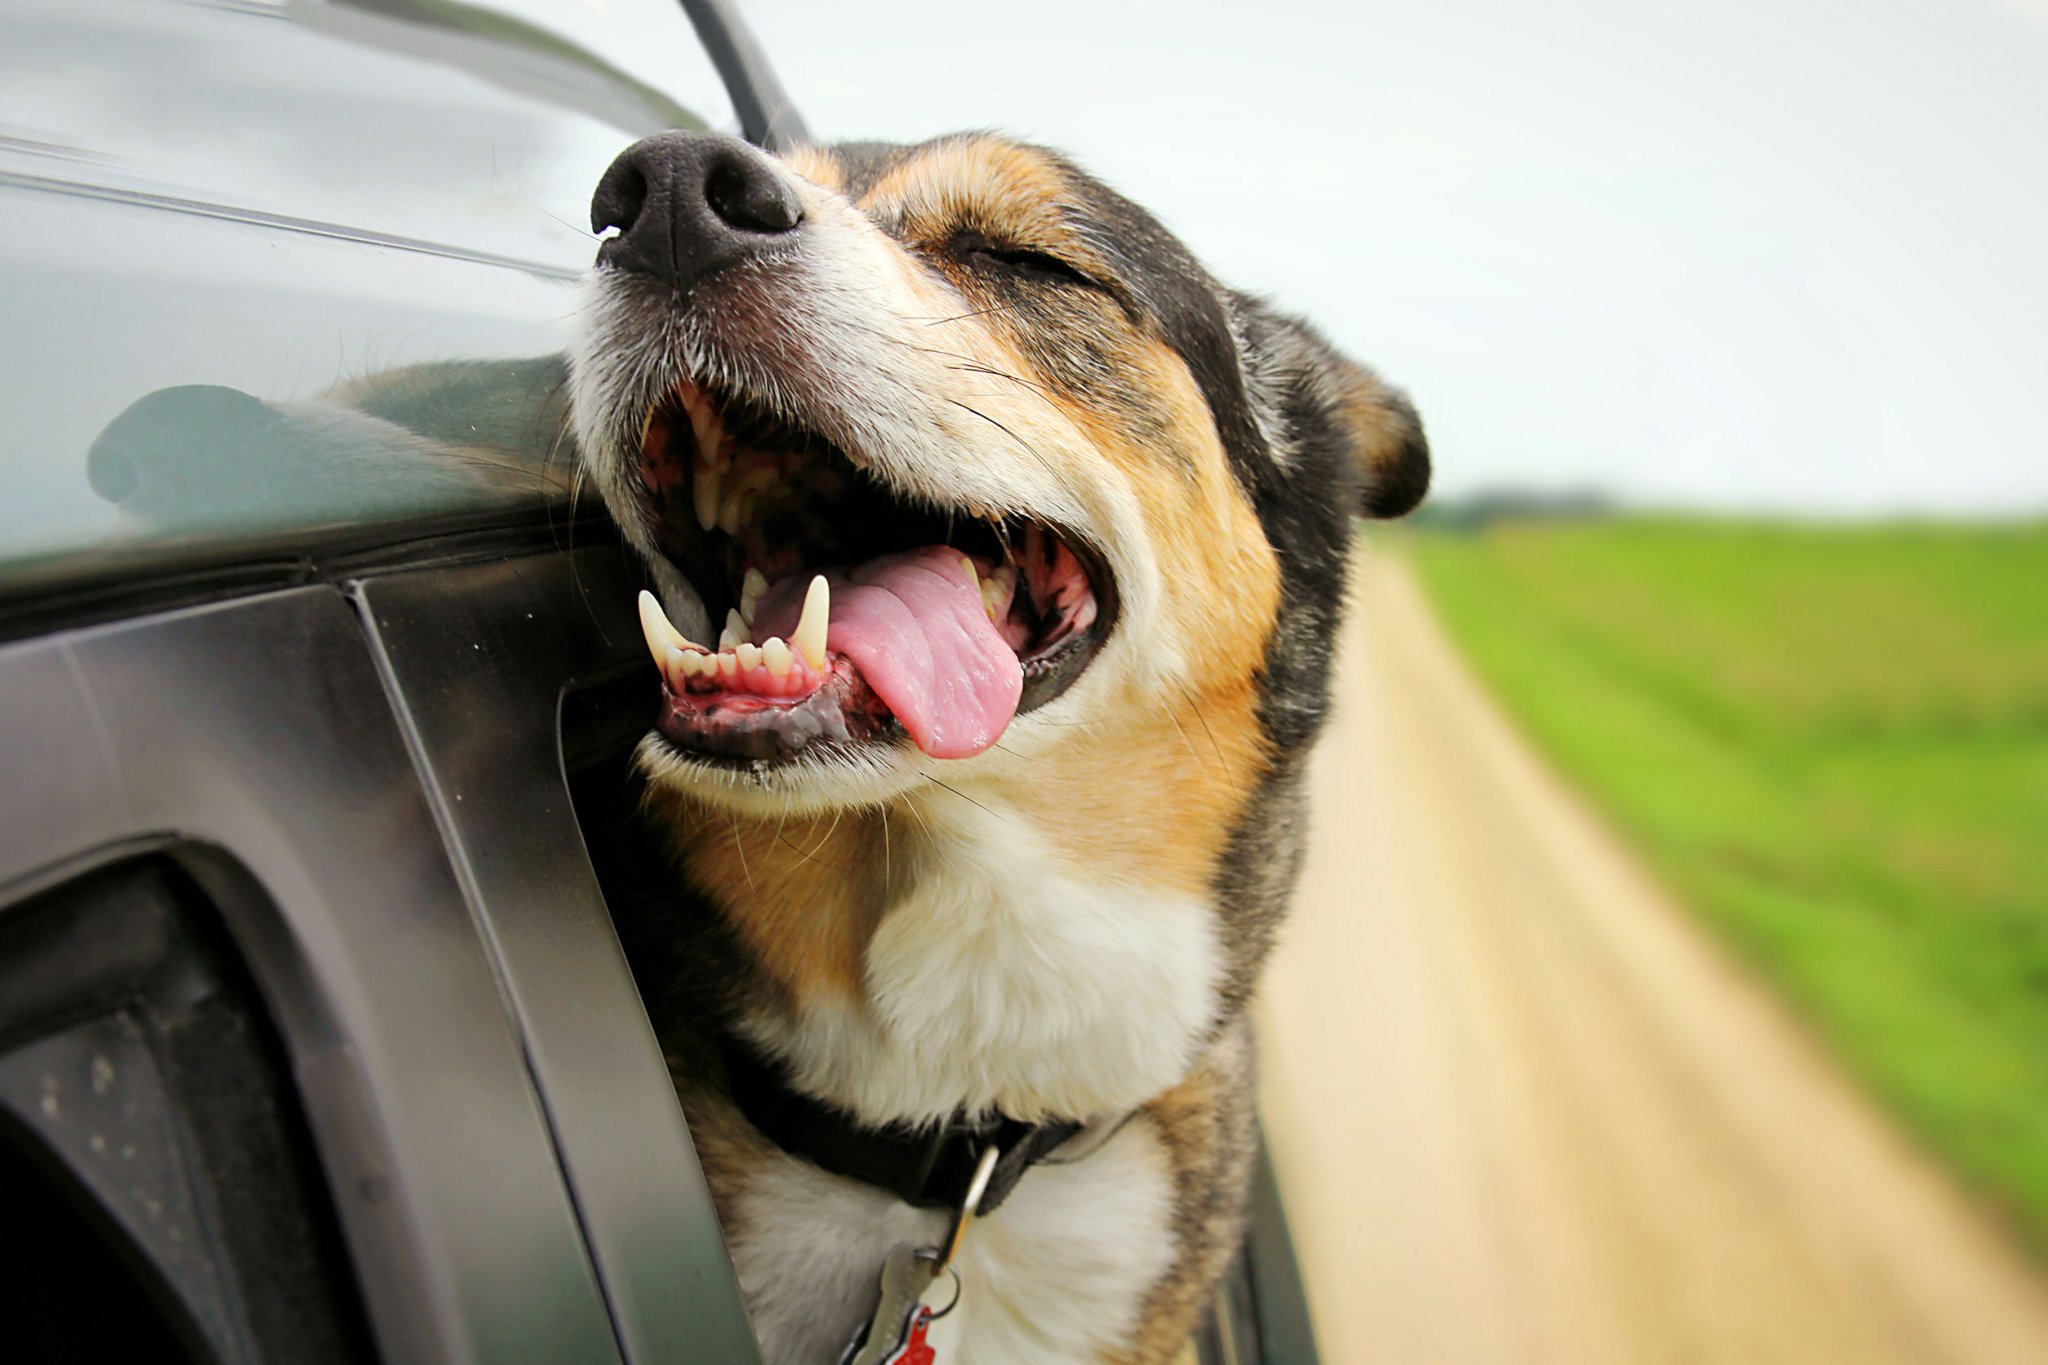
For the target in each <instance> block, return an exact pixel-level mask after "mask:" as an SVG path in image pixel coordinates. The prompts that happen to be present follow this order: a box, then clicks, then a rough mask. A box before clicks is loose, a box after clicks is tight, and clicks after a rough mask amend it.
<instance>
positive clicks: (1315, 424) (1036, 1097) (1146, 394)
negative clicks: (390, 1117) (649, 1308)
mask: <svg viewBox="0 0 2048 1365" xmlns="http://www.w3.org/2000/svg"><path fill="white" fill-rule="evenodd" d="M591 209H592V212H591V217H592V227H593V230H595V231H597V232H599V233H600V234H601V236H602V239H603V240H602V244H601V245H600V247H599V250H598V253H597V261H596V266H595V268H594V270H593V271H592V273H591V275H590V278H589V280H588V283H587V286H586V288H587V294H586V299H585V306H584V311H583V314H582V322H581V326H580V339H579V341H578V342H577V344H576V346H575V347H574V349H573V351H572V353H571V356H570V412H571V420H572V423H573V428H574V434H575V438H576V442H577V445H578V447H579V449H580V451H581V458H582V461H583V471H584V474H585V476H586V477H587V478H588V480H589V481H590V484H591V485H592V486H593V487H594V488H596V489H597V490H598V491H599V492H600V493H601V494H602V497H603V500H604V502H605V504H606V505H607V506H608V508H609V510H610V512H611V515H612V516H613V518H614V519H615V520H616V521H617V523H618V526H619V528H620V530H621V532H622V534H623V536H624V538H625V540H626V541H627V542H628V544H629V546H630V547H631V548H632V549H633V550H634V551H636V552H637V554H638V556H639V557H640V558H641V559H643V560H644V561H645V565H646V568H647V572H648V575H649V580H650V583H651V591H650V592H649V593H648V594H644V595H643V599H642V602H641V612H642V624H643V626H644V629H645V633H646V636H647V644H648V649H649V652H650V655H651V656H652V658H653V660H654V662H655V664H656V666H657V668H658V669H659V671H660V674H661V678H660V689H659V696H658V699H657V698H650V702H651V703H654V704H655V705H656V706H657V709H658V719H657V721H656V724H655V725H654V727H653V730H652V731H651V733H649V734H648V736H647V737H646V738H645V740H644V741H643V742H642V743H641V745H640V747H639V749H638V750H637V753H636V764H637V768H638V772H639V781H640V783H641V784H642V789H641V805H642V810H643V813H644V818H645V820H646V821H647V823H648V825H649V826H650V827H651V829H652V830H653V831H654V835H655V837H658V838H659V839H660V840H662V842H663V846H664V848H665V850H666V852H667V855H668V857H669V859H670V861H669V862H668V863H667V864H665V869H664V874H663V877H664V879H663V880H660V881H659V885H658V886H657V887H656V888H655V891H654V895H655V898H656V902H657V903H656V904H655V906H654V907H653V909H652V911H651V912H650V916H651V920H652V922H653V923H654V924H655V925H656V926H657V928H656V929H655V931H654V933H655V937H656V938H657V939H658V940H660V943H659V945H658V946H657V947H656V948H653V949H643V950H641V951H639V952H638V953H637V954H636V962H638V963H641V964H644V963H645V962H647V961H648V960H649V957H648V954H650V953H651V954H653V955H654V956H655V957H657V958H659V960H660V964H661V965H659V966H658V967H657V968H656V969H655V970H656V972H657V974H658V975H659V976H660V978H661V979H659V980H656V981H654V982H651V983H650V982H648V981H646V977H647V974H648V971H647V969H646V968H645V966H644V965H643V967H642V976H643V986H644V987H645V989H646V992H647V998H648V1002H649V1009H650V1014H651V1016H652V1017H653V1019H654V1022H655V1025H656V1029H657V1032H658V1034H659V1035H660V1037H661V1039H662V1042H663V1045H664V1048H665V1051H666V1054H667V1056H668V1059H669V1062H670V1067H671V1070H672V1072H673V1075H674V1079H675V1083H676V1088H677V1091H678V1094H679V1095H680V1097H681V1101H682V1103H683V1106H684V1108H685V1111H686V1113H687V1116H688V1118H689V1122H690V1128H691V1132H692V1134H693V1136H694V1138H695V1141H696V1144H697V1146H698V1150H699V1154H700V1157H701V1159H702V1161H703V1165H704V1170H705V1173H706V1176H707V1178H708V1180H709V1182H710V1186H711V1190H712V1194H713V1197H714V1200H715V1202H716V1205H717V1207H718V1210H719V1214H720V1217H721V1220H722V1225H723V1227H724V1230H725V1234H726V1237H727V1241H728V1245H729V1248H730V1250H731V1254H732V1259H733V1263H734V1266H735V1268H736V1270H737V1272H738V1276H739V1280H740V1283H741V1287H742V1289H743V1291H744V1294H745V1296H746V1299H747V1302H748V1305H749V1308H750V1310H751V1313H752V1316H753V1321H754V1324H755V1327H756V1331H757V1333H758V1335H759V1339H760V1342H761V1345H762V1349H763V1353H764V1356H765V1358H766V1359H767V1360H768V1361H769V1362H770V1363H771V1365H818V1363H819V1362H829V1361H835V1360H840V1359H842V1358H848V1359H851V1358H854V1357H853V1356H852V1355H851V1353H850V1345H849V1344H850V1343H857V1342H861V1341H863V1339H864V1333H865V1341H866V1342H867V1345H866V1346H865V1348H864V1349H865V1352H866V1353H865V1354H863V1355H861V1356H860V1357H859V1358H860V1359H863V1360H865V1359H899V1358H901V1359H918V1358H930V1357H928V1356H926V1357H920V1356H919V1355H917V1354H916V1353H915V1352H914V1351H912V1350H911V1348H910V1343H911V1340H912V1338H914V1339H915V1346H916V1350H919V1351H921V1350H924V1349H927V1348H929V1349H931V1350H934V1351H936V1352H937V1358H938V1359H940V1360H945V1361H958V1362H970V1363H971V1365H1012V1363H1019V1365H1021V1363H1022V1362H1033V1363H1034V1365H1046V1362H1069V1361H1072V1362H1096V1361H1103V1362H1109V1361H1115V1362H1159V1361H1168V1360H1172V1359H1174V1358H1176V1357H1177V1356H1179V1355H1180V1354H1181V1353H1183V1352H1184V1351H1185V1350H1186V1349H1187V1347H1188V1343H1189V1341H1190V1339H1191V1336H1192V1334H1193V1333H1194V1331H1195V1330H1196V1328H1197V1326H1198V1323H1199V1320H1200V1317H1201V1314H1202V1312H1203V1310H1204V1308H1205V1306H1206V1305H1207V1303H1208V1301H1209V1298H1210V1295H1211V1293H1212V1291H1213V1289H1214V1286H1215V1285H1216V1283H1217V1282H1218V1280H1219V1278H1220V1276H1221V1275H1222V1273H1223V1272H1224V1270H1225V1269H1226V1267H1227V1264H1228V1262H1229V1260H1230V1258H1231V1256H1232V1254H1233V1253H1234V1251H1235V1250H1236V1248H1237V1247H1238V1245H1239V1241H1240V1238H1241V1235H1242V1232H1243V1223H1244V1217H1245V1206H1246V1192H1247V1186H1248V1182H1249V1179H1250V1172H1251V1165H1252V1160H1253V1157H1254V1154H1255V1148H1256V1141H1257V1137H1256V1127H1255V1120H1254V1110H1253V1079H1254V1055H1253V1043H1252V1038H1251V1031H1250V1027H1249V1024H1248V1022H1247V1018H1246V1003H1247V1001H1248V999H1249V997H1250V996H1251V993H1252V990H1253V985H1254V982H1255V981H1256V978H1257V975H1258V970H1259V965H1260V962H1261V960H1262V959H1263V958H1264V957H1265V955H1266V952H1267V949H1268V947H1269V946H1270V944H1271V942H1272V939H1273V935H1274V930H1275V927H1276V925H1278V923H1279V922H1280V919H1281V916H1282V913H1283V911H1284V909H1285V906H1286V903H1287V899H1288V895H1289V892H1290V888H1291V886H1292V884H1293V882H1294V880H1295V875H1296V870H1297V866H1298V863H1299V861H1300V856H1301V849H1302V840H1303V835H1304V812H1303V803H1302V777H1303V762H1304V759H1305V757H1306V755H1307V753H1308V751H1309V748H1310V746H1311V744H1312V742H1313V740H1314V739H1315V736H1316V734H1317V731H1318V729H1319V727H1320V726H1321V724H1322V722H1323V719H1324V715H1325V712H1326V710H1327V708H1328V705H1329V675H1330V666H1331V646H1332V641H1333V639H1334V637H1335V633H1336V628H1337V625H1338V621H1339V615H1340V611H1341V608H1342V603H1343V597H1344V584H1345V566H1346V560H1347V555H1348V553H1349V550H1350V547H1351V545H1352V543H1353V541H1354V528H1353V518H1354V515H1356V514H1364V515H1368V516H1373V517H1385V516H1394V515H1399V514H1400V513H1403V512H1405V511H1407V510H1409V509H1410V508H1412V507H1413V506H1414V505H1415V504H1416V503H1417V502H1419V501H1420V499H1421V497H1422V495H1423V493H1424V492H1425V490H1426V488H1427V485H1428V479H1429V454H1428V448H1427V444H1426V442H1425V439H1424V435H1423V430H1422V426H1421V423H1420V421H1419V420H1418V418H1417V416H1416V413H1415V410H1414V408H1413V406H1412V405H1411V404H1410V402H1409V401H1408V399H1407V398H1406V397H1405V396H1404V395H1402V394H1401V393H1400V392H1398V391H1397V390H1395V389H1394V388H1392V387H1390V386H1389V385H1387V384H1385V383H1383V382H1382V381H1381V380H1380V379H1379V378H1377V377H1376V376H1375V375H1374V374H1373V373H1372V372H1371V371H1370V370H1368V369H1366V368H1364V367H1363V366H1361V365H1358V364H1356V363H1354V362H1352V361H1351V360H1348V359H1346V358H1345V357H1344V356H1342V355H1340V354H1339V353H1338V352H1337V351H1336V350H1335V349H1334V348H1333V347H1332V346H1331V345H1330V344H1329V343H1328V342H1327V341H1325V340H1324V339H1323V338H1322V337H1321V336H1320V335H1319V334H1318V333H1316V332H1315V331H1313V330H1312V329H1311V328H1310V327H1309V326H1307V325H1306V324H1304V323H1302V322H1300V321H1297V320H1294V319H1292V318H1289V317H1285V316H1282V315H1280V314H1278V313H1276V312H1275V311H1274V310H1272V309H1271V308H1270V307H1268V306H1267V305H1265V304H1263V303H1261V302H1260V301H1258V300H1255V299H1253V298H1250V297H1248V296H1246V295H1244V294H1241V293H1237V292H1233V291H1231V290H1229V289H1227V288H1224V287H1223V286H1221V285H1219V284H1217V283H1216V282H1215V281H1214V280H1213V279H1212V278H1211V277H1210V276H1209V274H1208V273H1207V272H1206V271H1205V270H1204V269H1203V268H1202V267H1201V266H1200V265H1199V264H1197V262H1196V261H1195V259H1194V258H1193V257H1192V256H1191V255H1190V254H1189V252H1188V251H1187V249H1186V248H1184V247H1183V246H1182V245H1181V244H1180V243H1179V242H1178V241H1177V240H1176V239H1175V238H1174V237H1173V236H1172V235H1171V234H1170V233H1168V232H1167V231H1166V229H1165V228H1163V227H1162V226H1161V225H1160V224H1159V223H1158V222H1157V221H1156V220H1154V219H1153V218H1152V217H1151V216H1149V215H1148V214H1147V213H1145V212H1144V211H1143V210H1142V209H1140V208H1139V207H1137V206H1136V205H1135V204H1133V203H1131V202H1130V201H1129V200H1127V199H1125V198H1123V197H1121V196H1120V195H1118V194H1117V193H1115V192H1114V191H1112V190H1111V189H1109V188H1108V187H1106V186H1105V185H1103V184H1101V183H1099V182H1098V181H1097V180H1095V179H1093V178H1091V177H1090V176H1089V175H1087V174H1085V173H1084V172H1082V171H1081V170H1079V169H1077V168H1076V167H1075V166H1074V165H1072V164H1070V163H1069V162H1068V161H1067V160H1065V159H1063V158H1062V157H1060V156H1059V155H1056V154H1054V153H1052V152H1050V151H1047V150H1044V149H1041V148H1038V147H1035V146H1030V145H1026V144H1024V143H1020V142H1016V141H1012V140H1009V139H1006V138H1004V137H1001V136H997V135H993V134H970V135H962V136H954V137H946V138H941V139H938V140H936V141H931V142H926V143H922V144H919V145H910V146H899V145H882V144H871V143H854V144H847V145H841V146H835V147H815V148H810V147H807V148H803V149H800V150H796V151H793V152H790V153H788V154H786V155H784V156H781V157H773V156H770V155H768V154H767V153H764V152H762V151H760V150H757V149H755V148H753V147H750V146H748V145H746V144H744V143H741V142H738V141H736V140H734V139H731V138H727V137H722V136H717V135H711V134H700V133H681V132H678V133H669V134H664V135H661V136H658V137H654V138H650V139H648V140H645V141H643V142H640V143H637V144H635V145H634V146H633V147H631V148H629V149H627V150H626V151H625V152H624V153H623V154H622V155H621V156H620V157H619V158H618V159H617V161H616V162H615V163H614V164H613V165H612V166H611V168H610V169H609V170H608V171H607V172H606V173H605V175H604V177H603V179H602V181H601V182H600V184H599V186H598V188H597V191H596V194H595V196H594V198H593V201H592V206H591ZM977 1204H978V1206H979V1207H978V1209H977V1208H975V1207H973V1206H975V1205H977ZM956 1225H964V1232H961V1233H959V1234H958V1236H957V1238H956V1236H955V1231H954V1230H955V1228H956ZM956 1240H957V1249H954V1243H955V1242H956ZM949 1251H950V1253H951V1254H950V1256H949ZM906 1256H908V1257H910V1258H911V1259H913V1260H914V1261H915V1264H916V1266H917V1267H918V1268H919V1269H920V1270H921V1271H922V1272H923V1274H924V1275H925V1277H926V1279H927V1280H928V1281H930V1283H931V1284H932V1285H934V1286H936V1288H934V1289H933V1291H932V1292H931V1293H930V1294H929V1295H927V1296H925V1307H924V1308H923V1309H912V1310H910V1312H911V1316H910V1317H908V1318H904V1317H902V1316H901V1313H902V1311H903V1304H902V1303H898V1304H897V1305H896V1306H895V1307H886V1306H878V1305H881V1300H883V1299H884V1298H885V1297H886V1296H885V1295H884V1293H883V1280H884V1279H886V1278H887V1277H888V1275H887V1273H885V1271H887V1268H888V1267H890V1266H891V1265H897V1266H898V1267H899V1268H900V1265H901V1263H903V1262H904V1260H905V1258H906ZM941 1263H943V1269H944V1272H945V1273H944V1274H943V1275H941V1274H939V1273H938V1271H939V1268H940V1267H941ZM888 1273H894V1272H888ZM948 1279H950V1280H952V1281H954V1286H953V1287H955V1288H957V1296H956V1297H957V1302H956V1303H955V1304H954V1306H953V1307H952V1308H951V1310H950V1311H948V1312H946V1313H945V1314H944V1316H943V1317H938V1318H934V1316H933V1315H934V1314H935V1313H937V1312H938V1311H939V1310H941V1309H943V1308H944V1307H945V1303H946V1300H947V1299H948V1297H949V1287H948V1286H947V1285H946V1284H945V1283H944V1281H946V1280H948ZM883 1337H887V1338H889V1339H888V1340H886V1341H884V1340H882V1339H881V1338H883ZM889 1350H895V1351H897V1352H898V1354H893V1355H892V1354H888V1353H887V1352H888V1351H889Z"/></svg>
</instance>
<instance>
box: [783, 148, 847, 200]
mask: <svg viewBox="0 0 2048 1365" xmlns="http://www.w3.org/2000/svg"><path fill="white" fill-rule="evenodd" d="M782 161H783V164H784V165H786V166H788V167H789V168H790V169H791V170H793V171H795V172H796V173H797V174H798V175H800V176H802V177H803V178H804V179H806V180H808V181H810V182H811V183H812V184H813V185H816V186H818V187H819V188H821V189H827V190H831V191H832V192H834V193H835V194H840V193H844V192H845V190H846V172H845V169H844V168H843V167H841V166H840V164H839V158H837V157H835V156H833V155H832V153H830V152H829V151H826V150H824V149H823V148H820V147H798V148H796V149H794V150H793V151H789V152H785V153H783V156H782Z"/></svg>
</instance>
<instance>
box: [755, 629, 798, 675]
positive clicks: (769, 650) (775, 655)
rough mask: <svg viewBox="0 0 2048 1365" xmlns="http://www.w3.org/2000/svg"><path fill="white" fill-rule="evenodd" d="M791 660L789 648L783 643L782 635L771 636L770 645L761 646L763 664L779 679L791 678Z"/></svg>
mask: <svg viewBox="0 0 2048 1365" xmlns="http://www.w3.org/2000/svg"><path fill="white" fill-rule="evenodd" d="M791 658H792V656H791V654H790V652H789V646H788V645H786V644H784V643H783V642H782V637H781V636H780V635H771V636H769V637H768V643H766V644H764V645H762V646H761V662H762V663H763V664H766V665H767V667H768V671H769V672H770V673H773V674H774V675H775V676H776V677H778V678H786V677H788V676H789V665H790V660H791Z"/></svg>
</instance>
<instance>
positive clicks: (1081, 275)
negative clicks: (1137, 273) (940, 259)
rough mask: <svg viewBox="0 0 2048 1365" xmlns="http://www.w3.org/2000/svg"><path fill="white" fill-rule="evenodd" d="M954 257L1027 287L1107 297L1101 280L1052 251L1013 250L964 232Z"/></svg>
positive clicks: (1006, 244) (954, 251)
mask: <svg viewBox="0 0 2048 1365" xmlns="http://www.w3.org/2000/svg"><path fill="white" fill-rule="evenodd" d="M952 246H953V254H954V255H955V256H957V257H958V258H959V259H961V260H962V261H965V262H966V263H967V264H968V265H970V266H973V267H976V268H978V269H981V270H985V271H991V272H1000V273H1001V274H1004V275H1006V276H1009V277H1011V278H1015V279H1020V280H1023V281H1025V282H1027V283H1036V284H1060V285H1072V286H1076V287H1078V288H1082V289H1092V290H1095V291H1096V292H1097V293H1108V292H1109V290H1108V287H1107V286H1105V285H1104V284H1103V283H1102V282H1101V281H1100V280H1097V279H1095V278H1094V277H1093V276H1091V275H1088V274H1086V273H1085V272H1083V271H1082V270H1081V269H1079V268H1078V267H1077V266H1075V265H1073V264H1072V263H1071V262H1069V261H1065V260H1062V259H1061V258H1060V257H1058V256H1055V255H1053V254H1052V253H1051V252H1049V251H1039V250H1036V249H1034V248H1031V247H1023V246H1012V245H1010V244H1009V243H1006V242H998V241H992V240H990V239H989V238H987V237H984V236H983V235H982V234H980V233H979V232H962V233H960V234H958V235H957V236H955V237H954V238H953V243H952Z"/></svg>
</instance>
